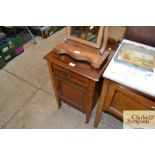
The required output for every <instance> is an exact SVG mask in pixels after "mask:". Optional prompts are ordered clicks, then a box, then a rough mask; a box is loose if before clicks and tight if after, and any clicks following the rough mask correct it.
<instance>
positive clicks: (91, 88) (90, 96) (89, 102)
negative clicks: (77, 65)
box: [86, 80, 96, 123]
mask: <svg viewBox="0 0 155 155" xmlns="http://www.w3.org/2000/svg"><path fill="white" fill-rule="evenodd" d="M95 86H96V82H95V81H92V80H90V83H89V88H88V97H87V106H88V107H87V108H86V123H88V122H89V119H90V115H91V112H92V109H93V98H94V91H95Z"/></svg>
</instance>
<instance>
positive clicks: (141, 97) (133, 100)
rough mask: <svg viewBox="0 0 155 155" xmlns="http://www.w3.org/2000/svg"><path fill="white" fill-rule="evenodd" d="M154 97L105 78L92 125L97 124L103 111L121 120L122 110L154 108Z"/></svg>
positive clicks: (95, 125)
mask: <svg viewBox="0 0 155 155" xmlns="http://www.w3.org/2000/svg"><path fill="white" fill-rule="evenodd" d="M154 109H155V98H152V97H148V96H146V95H145V94H142V93H140V92H139V91H136V90H133V89H131V88H128V87H126V86H123V85H121V84H118V83H116V82H113V81H111V80H108V79H105V80H104V82H103V88H102V92H101V96H100V102H99V105H98V108H97V112H96V118H95V122H94V127H97V126H98V123H99V120H100V116H101V113H102V110H103V111H106V112H109V113H111V114H113V115H115V116H116V117H118V118H119V119H121V120H123V111H124V110H154Z"/></svg>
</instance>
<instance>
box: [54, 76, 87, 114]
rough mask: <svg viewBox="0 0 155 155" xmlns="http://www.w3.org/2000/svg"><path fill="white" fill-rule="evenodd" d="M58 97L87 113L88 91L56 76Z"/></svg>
mask: <svg viewBox="0 0 155 155" xmlns="http://www.w3.org/2000/svg"><path fill="white" fill-rule="evenodd" d="M55 81H56V85H57V89H58V96H59V98H60V99H61V100H63V101H64V102H65V103H67V104H69V105H71V106H73V107H75V108H77V109H79V110H80V111H82V112H84V113H86V103H87V96H88V91H87V89H86V88H85V87H83V86H81V85H79V84H77V83H74V82H73V81H71V80H66V79H65V78H63V77H61V76H56V75H55Z"/></svg>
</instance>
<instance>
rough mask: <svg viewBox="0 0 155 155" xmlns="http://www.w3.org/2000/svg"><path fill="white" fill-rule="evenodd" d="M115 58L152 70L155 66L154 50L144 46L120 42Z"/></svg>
mask: <svg viewBox="0 0 155 155" xmlns="http://www.w3.org/2000/svg"><path fill="white" fill-rule="evenodd" d="M115 60H117V61H124V62H127V63H130V64H134V65H136V66H140V67H143V68H145V69H150V70H152V71H153V69H154V68H155V51H150V50H148V49H145V48H144V47H139V46H135V45H132V44H128V43H122V44H121V46H120V48H119V52H118V54H117V55H116V58H115Z"/></svg>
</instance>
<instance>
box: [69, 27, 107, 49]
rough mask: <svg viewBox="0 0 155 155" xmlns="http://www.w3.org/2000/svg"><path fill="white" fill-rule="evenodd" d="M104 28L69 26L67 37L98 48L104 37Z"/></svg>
mask: <svg viewBox="0 0 155 155" xmlns="http://www.w3.org/2000/svg"><path fill="white" fill-rule="evenodd" d="M106 28H107V27H106V26H69V27H68V32H67V39H70V40H74V41H77V42H80V43H82V44H85V45H89V46H92V47H95V48H98V49H100V48H101V46H102V43H103V39H105V37H104V34H105V33H104V31H105V29H106ZM107 36H108V35H107Z"/></svg>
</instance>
